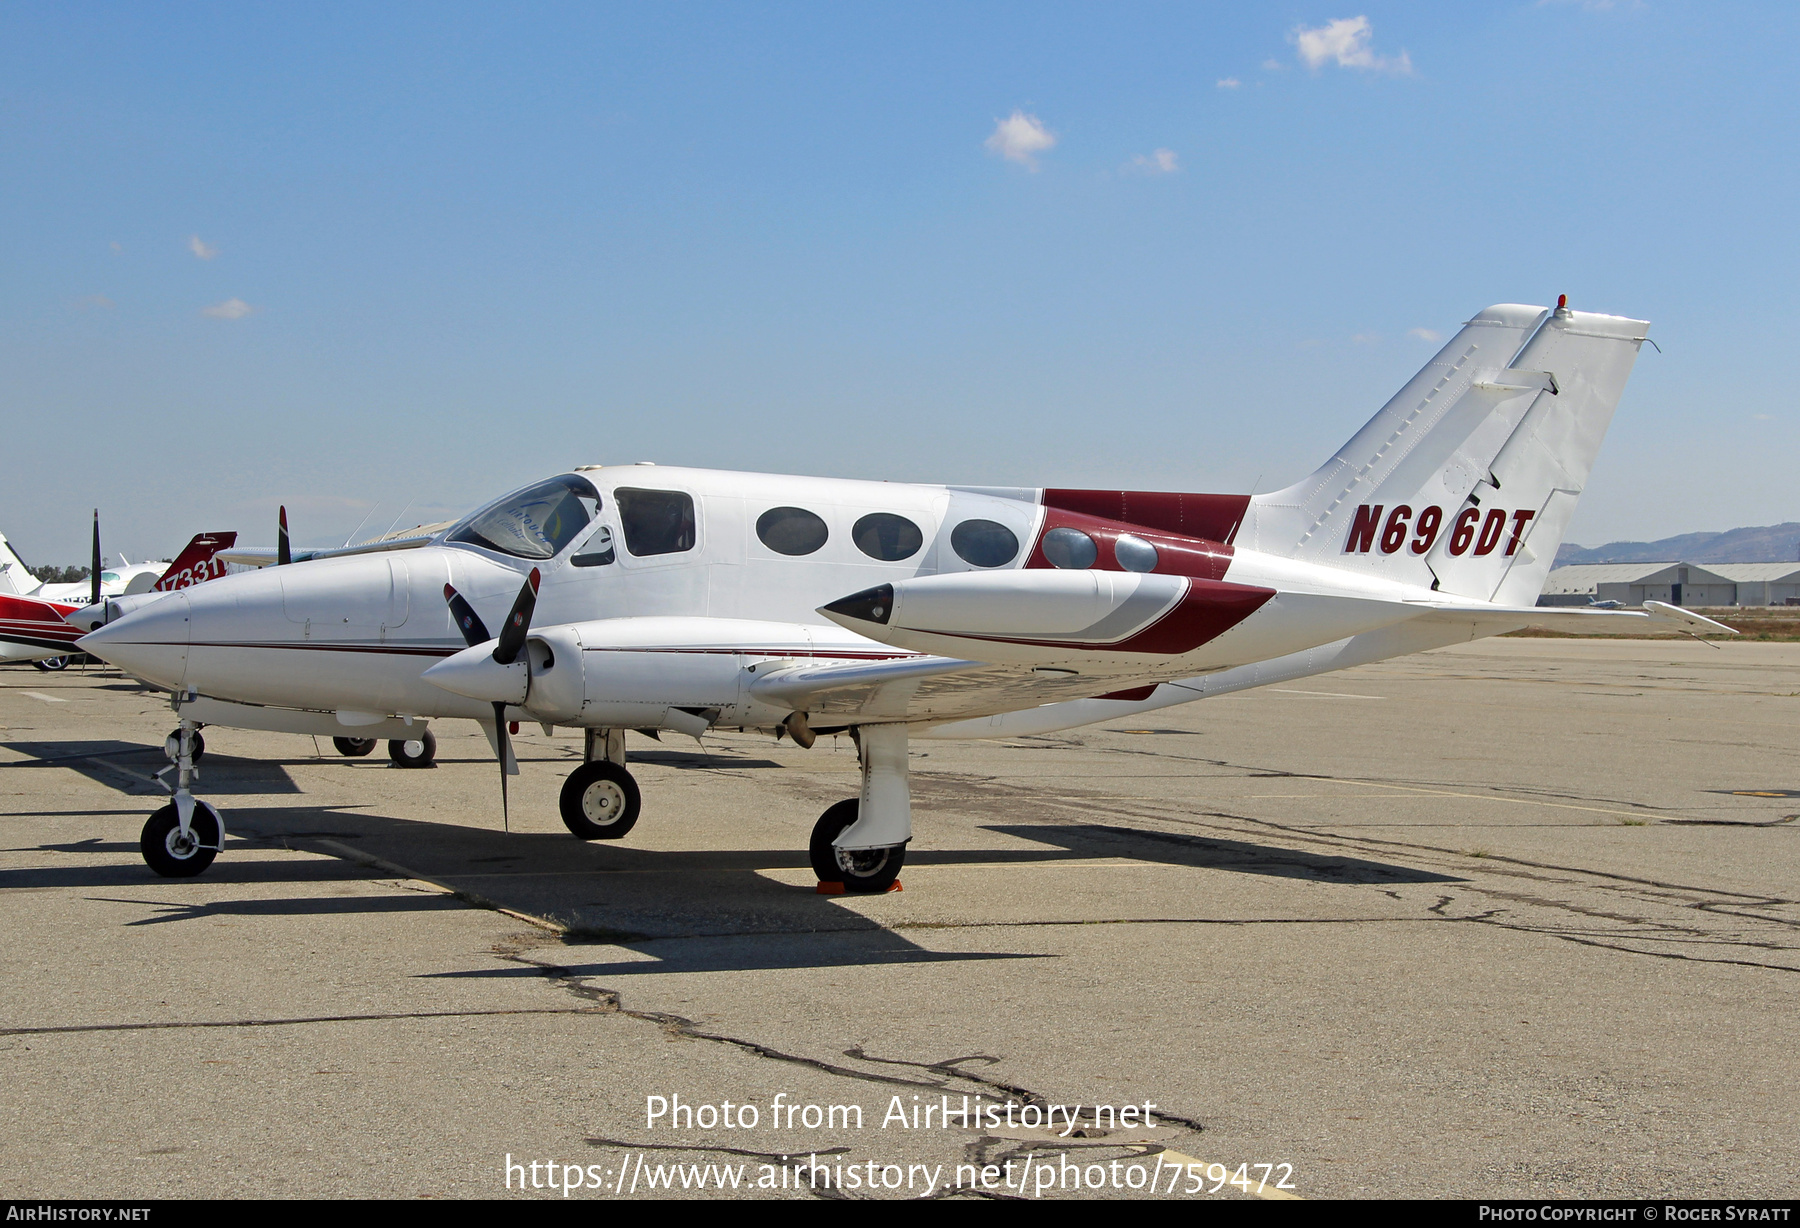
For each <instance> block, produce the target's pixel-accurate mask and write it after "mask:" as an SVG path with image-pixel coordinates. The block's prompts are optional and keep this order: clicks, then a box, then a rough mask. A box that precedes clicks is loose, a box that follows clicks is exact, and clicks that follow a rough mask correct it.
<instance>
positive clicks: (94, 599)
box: [88, 508, 100, 605]
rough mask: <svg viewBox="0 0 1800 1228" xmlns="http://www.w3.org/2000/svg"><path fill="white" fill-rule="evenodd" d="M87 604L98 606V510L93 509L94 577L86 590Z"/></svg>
mask: <svg viewBox="0 0 1800 1228" xmlns="http://www.w3.org/2000/svg"><path fill="white" fill-rule="evenodd" d="M88 604H89V605H99V604H100V509H99V508H95V509H94V575H93V583H92V585H91V586H90V587H89V590H88Z"/></svg>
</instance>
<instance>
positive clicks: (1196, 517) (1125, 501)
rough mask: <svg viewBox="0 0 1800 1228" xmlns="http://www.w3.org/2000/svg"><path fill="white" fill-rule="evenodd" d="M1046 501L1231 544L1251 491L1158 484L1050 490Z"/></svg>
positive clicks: (1054, 505) (1086, 513)
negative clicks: (1187, 489)
mask: <svg viewBox="0 0 1800 1228" xmlns="http://www.w3.org/2000/svg"><path fill="white" fill-rule="evenodd" d="M1044 506H1045V507H1047V508H1053V509H1056V510H1059V511H1065V512H1074V513H1075V514H1076V515H1079V516H1091V517H1093V518H1095V519H1096V520H1110V521H1113V522H1115V523H1117V524H1122V525H1129V526H1131V527H1132V528H1133V529H1151V530H1154V531H1156V532H1160V533H1171V534H1174V535H1175V536H1177V537H1190V538H1204V539H1205V540H1207V541H1212V542H1222V543H1225V544H1227V545H1229V544H1230V542H1231V539H1232V538H1233V537H1235V536H1236V535H1237V530H1238V526H1239V525H1240V524H1242V523H1243V522H1244V512H1245V511H1246V510H1247V509H1248V508H1249V507H1250V496H1249V495H1190V494H1181V493H1178V492H1174V491H1158V490H1067V489H1058V490H1046V491H1044Z"/></svg>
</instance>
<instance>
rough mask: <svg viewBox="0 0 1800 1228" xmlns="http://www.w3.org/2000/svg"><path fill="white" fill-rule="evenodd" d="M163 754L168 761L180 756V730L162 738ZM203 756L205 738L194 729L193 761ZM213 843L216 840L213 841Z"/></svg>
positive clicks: (196, 761)
mask: <svg viewBox="0 0 1800 1228" xmlns="http://www.w3.org/2000/svg"><path fill="white" fill-rule="evenodd" d="M163 754H165V755H167V756H168V757H169V762H170V763H174V762H175V761H176V760H177V759H180V758H181V730H179V729H177V730H175V731H173V732H172V733H170V734H169V736H168V737H167V738H165V739H164V740H163ZM205 757H206V739H205V738H203V737H201V736H200V731H199V730H198V729H196V730H194V762H195V763H198V762H200V760H201V759H203V758H205ZM215 843H217V842H216V841H215Z"/></svg>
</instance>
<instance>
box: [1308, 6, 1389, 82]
mask: <svg viewBox="0 0 1800 1228" xmlns="http://www.w3.org/2000/svg"><path fill="white" fill-rule="evenodd" d="M1373 33H1374V29H1373V28H1372V27H1371V26H1370V25H1369V19H1368V18H1367V17H1341V18H1339V19H1338V20H1336V21H1331V22H1327V23H1326V24H1324V25H1322V26H1317V27H1314V28H1313V29H1310V30H1309V29H1307V28H1306V27H1305V26H1295V27H1294V31H1293V33H1292V34H1289V35H1288V41H1289V42H1291V43H1293V44H1294V46H1295V47H1297V48H1298V49H1299V51H1300V60H1301V62H1302V63H1303V64H1305V65H1306V66H1307V67H1308V68H1310V69H1312V70H1313V71H1314V72H1317V71H1318V70H1319V69H1320V68H1322V67H1324V65H1325V64H1326V63H1327V62H1329V61H1332V60H1335V61H1337V65H1338V67H1339V68H1362V69H1367V70H1368V71H1370V72H1387V73H1394V74H1396V75H1397V76H1405V75H1406V74H1407V73H1410V72H1411V71H1412V57H1410V56H1408V55H1407V54H1406V52H1404V51H1402V52H1401V53H1400V54H1399V55H1397V56H1385V55H1376V54H1375V52H1374V51H1373V50H1372V49H1371V48H1370V47H1369V37H1370V35H1372V34H1373Z"/></svg>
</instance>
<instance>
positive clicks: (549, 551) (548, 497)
mask: <svg viewBox="0 0 1800 1228" xmlns="http://www.w3.org/2000/svg"><path fill="white" fill-rule="evenodd" d="M599 511H600V492H599V491H597V490H595V489H594V485H593V483H592V482H589V481H588V480H587V479H586V478H583V477H577V476H576V475H574V474H572V473H566V474H563V475H562V476H561V477H555V478H551V479H550V480H549V481H547V482H539V483H538V484H537V485H535V486H527V487H526V488H525V489H524V490H517V491H514V492H513V493H512V494H510V495H507V496H505V497H504V498H500V499H496V500H494V502H492V503H490V504H488V505H487V506H486V507H484V508H482V509H481V510H480V511H478V512H475V513H473V514H472V515H470V516H469V517H468V518H467V519H465V520H464V521H463V522H462V523H461V524H459V525H457V526H456V527H455V528H454V529H452V530H450V536H449V538H448V540H449V541H453V542H467V543H469V544H470V545H472V546H485V547H486V548H487V549H489V550H498V551H499V552H500V553H501V554H510V555H512V556H513V557H514V558H521V559H550V558H555V557H556V555H557V554H558V553H559V552H560V551H561V550H562V548H563V547H564V546H566V545H568V544H569V543H570V542H572V541H574V540H575V538H576V535H577V534H579V533H580V532H581V531H582V530H583V529H585V528H586V527H587V526H588V525H589V524H591V523H593V520H594V517H595V515H597V514H598V513H599Z"/></svg>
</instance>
